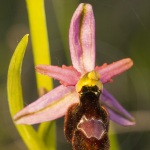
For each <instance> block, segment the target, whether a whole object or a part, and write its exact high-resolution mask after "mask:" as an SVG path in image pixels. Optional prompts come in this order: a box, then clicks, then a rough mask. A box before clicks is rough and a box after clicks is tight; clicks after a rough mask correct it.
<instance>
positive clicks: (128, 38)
mask: <svg viewBox="0 0 150 150" xmlns="http://www.w3.org/2000/svg"><path fill="white" fill-rule="evenodd" d="M81 2H86V3H91V4H92V6H93V10H94V14H95V20H96V49H97V51H96V52H97V55H96V57H97V59H96V64H97V65H101V64H103V63H105V62H107V63H111V62H113V61H117V60H119V59H122V58H126V57H130V58H132V59H133V61H134V66H133V68H132V69H130V70H129V71H127V72H126V73H124V74H122V75H120V76H119V77H116V78H115V79H114V82H113V83H109V84H107V85H105V87H106V88H107V89H108V90H109V91H110V92H111V93H112V94H113V95H114V96H115V97H116V98H117V99H118V101H119V102H120V103H121V104H122V105H123V106H124V107H125V108H126V109H127V110H129V111H130V112H131V114H133V116H134V117H135V118H136V122H137V124H136V126H134V127H121V126H119V125H116V124H115V123H112V122H111V126H113V131H110V134H111V135H113V134H116V135H117V139H118V143H119V146H120V150H127V149H128V150H137V149H138V150H149V149H150V142H149V141H150V92H149V89H150V1H149V0H115V1H113V0H84V1H79V0H45V8H46V16H47V26H48V32H49V41H50V48H51V56H52V64H53V65H58V66H61V65H62V64H65V65H70V64H71V62H70V58H69V47H68V29H69V23H70V19H71V17H72V14H73V12H74V11H75V9H76V7H77V6H78V4H79V3H81ZM37 32H38V31H37ZM27 33H29V34H30V30H29V25H28V16H27V10H26V4H25V1H24V0H21V1H20V0H5V1H4V0H0V118H1V119H0V150H26V146H25V145H24V143H23V142H22V140H21V138H20V136H19V134H18V133H17V130H16V129H15V127H14V125H13V123H12V120H11V118H10V114H9V109H8V103H7V90H6V81H7V70H8V65H9V62H10V58H11V56H12V54H13V52H14V49H15V48H16V46H17V44H18V42H19V41H20V39H21V38H22V37H23V35H25V34H27ZM58 84H59V83H58V82H57V81H54V86H57V85H58ZM22 85H23V94H24V103H25V105H27V104H29V103H31V102H32V101H33V100H35V99H37V97H38V96H37V91H36V82H35V74H34V65H33V58H32V46H31V43H30V42H29V44H28V48H27V51H26V54H25V59H24V62H23V69H22ZM57 125H58V126H57V137H58V138H57V139H58V140H57V149H58V150H62V149H64V150H67V149H68V150H70V149H71V146H70V144H68V143H67V142H66V140H65V138H64V135H63V118H61V119H58V120H57Z"/></svg>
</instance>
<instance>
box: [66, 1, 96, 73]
mask: <svg viewBox="0 0 150 150" xmlns="http://www.w3.org/2000/svg"><path fill="white" fill-rule="evenodd" d="M69 45H70V54H71V60H72V64H73V66H74V68H76V69H77V70H78V71H79V72H81V73H85V72H89V71H92V70H93V69H94V66H95V20H94V14H93V10H92V6H91V5H90V4H84V3H81V4H80V5H79V6H78V8H77V9H76V11H75V13H74V15H73V17H72V19H71V23H70V29H69Z"/></svg>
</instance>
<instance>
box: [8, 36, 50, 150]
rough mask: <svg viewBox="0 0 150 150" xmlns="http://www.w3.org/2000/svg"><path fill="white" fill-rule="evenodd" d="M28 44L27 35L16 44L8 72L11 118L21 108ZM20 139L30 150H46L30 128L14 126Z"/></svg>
mask: <svg viewBox="0 0 150 150" xmlns="http://www.w3.org/2000/svg"><path fill="white" fill-rule="evenodd" d="M27 43H28V35H25V36H24V37H23V38H22V40H21V41H20V43H19V44H18V46H17V48H16V50H15V52H14V54H13V56H12V59H11V62H10V66H9V70H8V79H7V91H8V103H9V109H10V113H11V116H12V117H13V116H14V114H16V113H17V112H18V111H19V110H21V109H22V108H23V97H22V88H21V67H22V61H23V57H24V53H25V50H26V46H27ZM15 126H16V128H17V129H18V131H19V133H20V135H21V137H22V139H23V140H24V142H25V144H26V145H27V147H28V148H29V149H30V150H41V149H42V150H47V148H46V146H45V144H44V142H43V141H42V140H41V139H40V138H39V136H38V134H37V132H36V131H35V130H34V128H33V127H32V126H28V125H16V124H15Z"/></svg>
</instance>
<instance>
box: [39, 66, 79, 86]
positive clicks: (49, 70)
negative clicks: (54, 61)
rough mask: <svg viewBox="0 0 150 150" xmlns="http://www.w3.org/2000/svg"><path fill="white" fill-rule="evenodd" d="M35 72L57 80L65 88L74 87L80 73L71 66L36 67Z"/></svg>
mask: <svg viewBox="0 0 150 150" xmlns="http://www.w3.org/2000/svg"><path fill="white" fill-rule="evenodd" d="M36 71H38V72H39V73H41V74H44V75H48V76H50V77H52V78H55V79H57V80H59V81H60V82H61V83H62V84H63V85H65V86H71V85H75V84H76V83H77V81H78V80H79V77H80V73H79V72H78V71H77V70H76V69H75V68H73V67H72V66H70V67H66V66H62V68H61V67H58V66H47V65H38V66H36Z"/></svg>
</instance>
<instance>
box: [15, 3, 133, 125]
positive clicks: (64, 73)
mask: <svg viewBox="0 0 150 150" xmlns="http://www.w3.org/2000/svg"><path fill="white" fill-rule="evenodd" d="M69 45H70V54H71V60H72V66H65V65H63V66H62V67H58V66H52V65H51V66H47V65H38V66H36V71H37V72H39V73H41V74H43V75H48V76H50V77H52V78H54V79H57V80H59V81H60V83H61V85H59V86H58V87H56V88H54V89H53V90H51V91H49V92H48V93H46V94H45V95H43V96H41V97H40V98H39V99H38V100H36V101H35V102H33V103H31V104H30V105H28V106H26V107H25V108H24V109H22V110H21V111H20V112H18V113H17V114H16V115H15V116H14V120H15V122H16V123H17V124H37V123H40V122H45V121H51V120H54V119H57V118H60V117H62V116H64V115H65V113H66V112H67V109H68V107H69V106H71V105H72V104H74V103H78V102H79V96H78V92H77V91H76V84H77V82H78V81H79V80H80V79H81V78H82V76H84V75H85V74H86V73H88V72H91V71H93V70H94V71H96V72H97V73H99V74H100V80H101V82H102V83H103V84H106V83H108V82H110V81H112V78H113V77H115V76H117V75H119V74H121V73H122V72H124V71H126V70H128V69H129V68H130V67H131V66H132V65H133V62H132V60H131V59H130V58H125V59H122V60H119V61H117V62H113V63H112V64H109V65H108V64H106V63H105V64H103V65H102V66H95V20H94V15H93V10H92V6H91V5H90V4H83V3H82V4H80V5H79V6H78V8H77V9H76V11H75V13H74V15H73V17H72V20H71V24H70V30H69ZM100 100H101V103H102V104H103V105H105V107H106V108H107V110H108V112H109V116H110V119H111V120H112V121H114V122H116V123H118V124H120V125H124V126H128V125H134V124H135V121H134V118H133V117H132V116H131V115H130V114H129V113H128V112H127V111H126V110H125V109H124V108H123V107H122V106H121V105H120V104H119V102H118V101H117V100H116V99H115V98H114V97H113V96H112V95H111V94H110V93H109V92H108V91H107V90H106V89H103V92H102V94H101V97H100Z"/></svg>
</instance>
